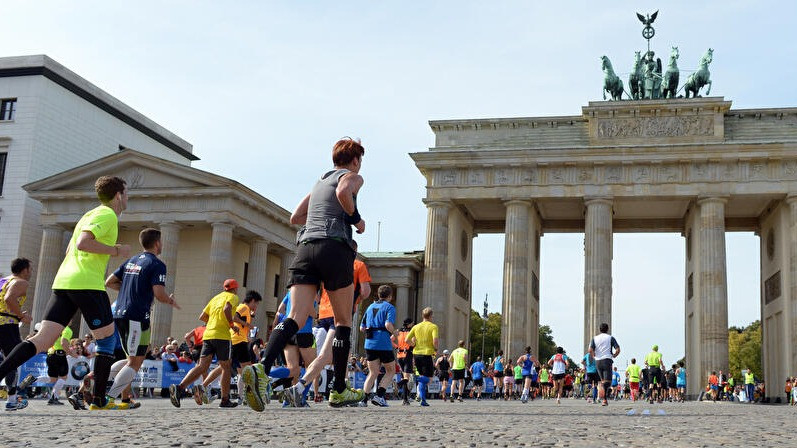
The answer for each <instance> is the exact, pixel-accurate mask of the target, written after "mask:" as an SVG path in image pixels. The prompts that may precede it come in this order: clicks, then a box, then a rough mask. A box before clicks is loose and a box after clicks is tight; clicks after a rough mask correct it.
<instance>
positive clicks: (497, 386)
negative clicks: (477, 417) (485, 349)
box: [492, 350, 504, 398]
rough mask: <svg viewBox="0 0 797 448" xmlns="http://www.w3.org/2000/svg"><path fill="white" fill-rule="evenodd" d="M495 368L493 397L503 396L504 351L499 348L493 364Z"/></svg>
mask: <svg viewBox="0 0 797 448" xmlns="http://www.w3.org/2000/svg"><path fill="white" fill-rule="evenodd" d="M492 369H493V395H492V398H496V397H498V398H501V387H503V385H504V351H503V350H498V355H496V357H495V359H494V360H493V364H492Z"/></svg>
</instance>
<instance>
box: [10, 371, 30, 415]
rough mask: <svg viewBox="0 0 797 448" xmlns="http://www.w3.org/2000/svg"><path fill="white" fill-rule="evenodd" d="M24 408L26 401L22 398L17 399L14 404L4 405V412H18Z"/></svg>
mask: <svg viewBox="0 0 797 448" xmlns="http://www.w3.org/2000/svg"><path fill="white" fill-rule="evenodd" d="M34 379H35V378H34ZM26 407H28V400H25V399H23V398H20V399H17V401H16V403H13V402H12V403H6V411H18V410H20V409H25V408H26Z"/></svg>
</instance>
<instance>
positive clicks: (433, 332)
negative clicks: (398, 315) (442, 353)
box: [412, 325, 439, 339]
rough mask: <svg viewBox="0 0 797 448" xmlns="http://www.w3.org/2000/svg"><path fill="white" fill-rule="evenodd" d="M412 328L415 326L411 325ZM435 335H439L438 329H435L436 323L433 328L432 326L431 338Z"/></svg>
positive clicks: (435, 336)
mask: <svg viewBox="0 0 797 448" xmlns="http://www.w3.org/2000/svg"><path fill="white" fill-rule="evenodd" d="M412 328H415V327H412ZM437 337H439V336H438V329H437V325H435V326H434V328H432V339H435V338H437Z"/></svg>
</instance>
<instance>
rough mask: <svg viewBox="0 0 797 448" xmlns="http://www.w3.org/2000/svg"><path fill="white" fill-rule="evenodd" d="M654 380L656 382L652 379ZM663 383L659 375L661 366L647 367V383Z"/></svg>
mask: <svg viewBox="0 0 797 448" xmlns="http://www.w3.org/2000/svg"><path fill="white" fill-rule="evenodd" d="M654 379H655V380H656V383H655V384H654V383H653V380H654ZM662 383H663V381H662V375H661V368H659V367H648V384H653V386H654V387H658V386H661V384H662Z"/></svg>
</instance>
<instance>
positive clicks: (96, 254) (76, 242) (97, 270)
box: [0, 176, 130, 410]
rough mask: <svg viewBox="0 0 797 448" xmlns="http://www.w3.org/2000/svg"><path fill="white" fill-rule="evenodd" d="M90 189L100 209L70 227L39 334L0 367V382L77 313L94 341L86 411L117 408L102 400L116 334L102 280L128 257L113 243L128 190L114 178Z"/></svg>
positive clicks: (46, 344)
mask: <svg viewBox="0 0 797 448" xmlns="http://www.w3.org/2000/svg"><path fill="white" fill-rule="evenodd" d="M94 189H95V191H96V193H97V198H98V199H99V200H100V202H101V205H100V206H98V207H96V208H94V209H92V210H90V211H88V212H87V213H86V214H84V215H83V216H82V217H81V218H80V220H79V221H78V223H77V225H76V226H75V229H74V232H73V234H72V238H71V239H70V241H69V246H68V248H67V253H66V257H65V258H64V261H63V262H62V263H61V266H60V268H59V269H58V273H57V274H56V275H55V279H54V280H53V286H52V288H53V297H52V298H51V299H50V303H49V304H48V306H47V311H46V312H45V313H44V320H43V321H42V326H41V330H40V331H39V332H38V333H36V334H35V335H34V336H33V337H31V338H30V339H28V340H26V341H23V342H21V343H19V344H17V346H16V347H15V348H14V350H12V351H11V353H10V354H9V355H8V356H7V357H6V359H5V360H4V361H3V362H2V363H0V378H3V377H5V376H6V375H8V374H9V373H10V372H11V371H12V370H16V369H17V368H18V367H19V366H21V365H22V364H24V363H25V361H27V360H29V359H30V358H32V357H34V356H35V355H36V354H37V353H39V352H40V351H42V350H44V349H45V348H47V347H49V346H51V345H52V344H53V343H54V342H56V341H57V340H58V339H59V336H60V335H61V332H62V331H63V329H64V327H66V326H67V325H68V324H69V323H70V322H71V321H72V318H73V317H74V315H75V313H76V312H77V311H78V309H79V310H80V311H81V313H82V315H83V317H84V318H85V320H86V323H87V324H88V326H89V328H90V329H91V332H92V333H93V334H94V337H95V339H96V340H97V356H96V358H95V360H94V372H95V375H94V376H95V380H94V403H92V405H91V407H90V409H92V410H97V409H116V406H115V405H114V404H113V403H111V402H109V401H108V400H107V398H106V396H105V390H106V386H107V384H108V374H109V373H110V370H111V364H113V363H114V358H113V351H114V347H115V345H116V337H115V336H116V331H115V329H114V325H113V316H112V315H111V302H110V300H109V299H108V294H107V293H106V292H105V283H104V280H105V279H104V278H103V277H104V275H105V269H106V267H107V265H108V259H109V258H110V256H111V255H114V256H121V257H125V258H126V257H129V256H130V246H128V245H126V244H116V238H117V234H118V231H119V215H120V214H121V213H122V211H124V210H125V209H126V208H127V187H126V185H125V181H124V180H122V179H120V178H118V177H110V176H102V177H100V178H99V179H97V182H96V183H95V184H94ZM40 300H41V298H40ZM98 391H100V393H97V392H98Z"/></svg>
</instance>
